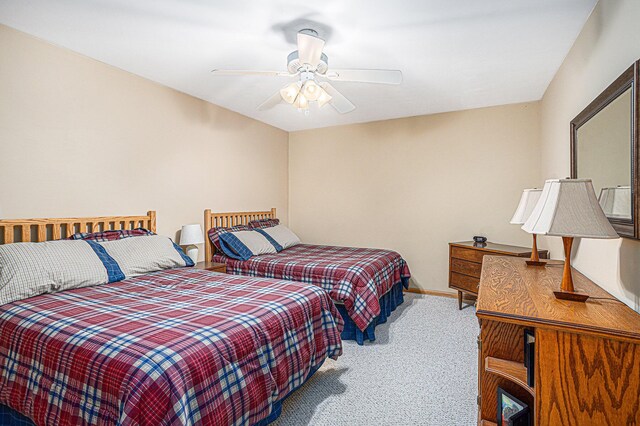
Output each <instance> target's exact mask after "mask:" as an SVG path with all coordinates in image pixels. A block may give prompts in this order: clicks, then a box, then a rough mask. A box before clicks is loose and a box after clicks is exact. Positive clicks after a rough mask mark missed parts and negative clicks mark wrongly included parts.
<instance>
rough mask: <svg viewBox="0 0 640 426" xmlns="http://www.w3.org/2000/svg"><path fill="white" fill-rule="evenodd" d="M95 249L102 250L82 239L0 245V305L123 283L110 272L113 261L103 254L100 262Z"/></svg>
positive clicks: (114, 272)
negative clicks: (108, 269) (73, 289)
mask: <svg viewBox="0 0 640 426" xmlns="http://www.w3.org/2000/svg"><path fill="white" fill-rule="evenodd" d="M130 239H132V240H133V239H135V238H130ZM96 250H98V251H100V247H99V246H97V245H95V243H93V244H91V243H89V242H87V241H81V240H58V241H47V242H42V243H13V244H4V245H0V305H4V304H5V303H10V302H14V301H16V300H21V299H26V298H28V297H33V296H37V295H39V294H44V293H55V292H57V291H62V290H67V289H72V288H80V287H87V286H92V285H98V284H106V283H108V282H113V281H119V280H121V279H122V278H123V277H122V275H121V274H120V275H117V274H116V271H115V270H114V268H111V272H109V273H108V272H107V264H108V263H109V261H110V262H111V265H113V261H112V260H111V259H110V260H107V259H106V256H104V253H101V256H102V260H101V258H100V257H98V255H97V252H96ZM105 262H107V263H105ZM115 269H116V270H117V267H116V268H115Z"/></svg>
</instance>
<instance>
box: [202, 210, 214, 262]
mask: <svg viewBox="0 0 640 426" xmlns="http://www.w3.org/2000/svg"><path fill="white" fill-rule="evenodd" d="M211 228H213V223H211V209H206V210H205V211H204V260H205V262H211V257H213V243H212V242H211V239H210V238H209V229H211Z"/></svg>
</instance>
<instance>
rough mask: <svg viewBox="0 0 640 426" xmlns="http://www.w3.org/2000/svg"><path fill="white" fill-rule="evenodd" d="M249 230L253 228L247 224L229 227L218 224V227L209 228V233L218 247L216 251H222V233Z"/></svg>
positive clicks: (214, 244)
mask: <svg viewBox="0 0 640 426" xmlns="http://www.w3.org/2000/svg"><path fill="white" fill-rule="evenodd" d="M249 230H251V228H249V227H248V226H247V225H236V226H231V227H229V228H224V227H221V226H218V227H216V228H211V229H209V232H208V233H207V234H208V235H209V239H210V240H211V242H212V243H213V246H214V247H215V248H216V251H220V252H221V251H222V247H221V246H220V235H222V234H226V233H227V232H237V231H249ZM207 260H211V259H207Z"/></svg>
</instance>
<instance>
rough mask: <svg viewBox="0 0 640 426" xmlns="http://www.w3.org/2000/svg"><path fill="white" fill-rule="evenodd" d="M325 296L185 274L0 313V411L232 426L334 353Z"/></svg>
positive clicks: (72, 420)
mask: <svg viewBox="0 0 640 426" xmlns="http://www.w3.org/2000/svg"><path fill="white" fill-rule="evenodd" d="M340 321H341V320H340V319H339V315H336V310H335V306H334V305H333V303H332V301H331V300H330V299H329V297H328V296H327V294H326V293H325V292H324V291H322V290H320V289H318V288H316V287H314V286H310V285H306V284H301V283H295V282H290V281H276V280H270V279H261V278H247V277H240V276H232V275H224V274H218V273H214V272H208V271H199V270H193V269H191V268H181V269H174V270H170V271H165V272H158V273H154V274H150V275H146V276H142V277H138V278H134V279H130V280H126V281H122V282H119V283H114V284H107V285H102V286H97V287H87V288H82V289H76V290H69V291H64V292H61V293H56V294H47V295H42V296H37V297H33V298H30V299H26V300H22V301H19V302H14V303H10V304H6V305H3V306H0V380H1V381H0V403H2V404H5V405H8V406H10V407H11V408H13V409H15V410H17V411H19V412H21V413H23V414H25V415H27V416H28V417H30V418H32V419H33V420H34V422H35V423H36V424H38V425H80V424H96V425H97V424H99V425H109V424H123V425H131V424H135V425H154V426H155V425H161V424H162V425H187V424H203V425H226V424H234V425H244V424H254V423H256V422H258V421H260V420H261V419H264V418H266V417H267V416H269V414H270V413H271V410H272V404H273V403H274V402H277V401H279V400H281V399H282V398H284V397H285V396H286V395H287V393H289V391H291V390H292V389H295V388H296V387H298V386H299V385H300V384H301V383H302V382H303V381H304V380H305V378H306V377H307V375H308V374H309V372H310V371H311V370H312V369H314V368H315V367H317V366H319V365H320V364H321V363H322V362H323V361H324V359H325V358H326V357H332V358H336V357H338V356H339V355H340V354H341V353H342V346H341V341H340V331H341V329H342V323H341V322H340Z"/></svg>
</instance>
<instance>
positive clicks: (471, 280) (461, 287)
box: [449, 241, 549, 309]
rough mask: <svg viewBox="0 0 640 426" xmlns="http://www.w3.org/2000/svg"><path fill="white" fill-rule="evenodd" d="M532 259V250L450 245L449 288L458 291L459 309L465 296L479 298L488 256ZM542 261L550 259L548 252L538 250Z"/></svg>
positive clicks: (476, 245)
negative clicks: (479, 287) (481, 276)
mask: <svg viewBox="0 0 640 426" xmlns="http://www.w3.org/2000/svg"><path fill="white" fill-rule="evenodd" d="M487 254H491V255H497V256H515V257H530V256H531V248H528V247H518V246H510V245H506V244H495V243H484V244H476V243H474V242H473V241H462V242H458V243H449V288H452V289H454V290H457V291H458V309H462V297H463V294H469V295H472V296H474V297H476V296H478V284H479V283H480V272H481V270H482V258H483V257H484V256H485V255H487ZM538 255H539V256H540V258H541V259H548V256H549V252H548V251H547V250H538Z"/></svg>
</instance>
